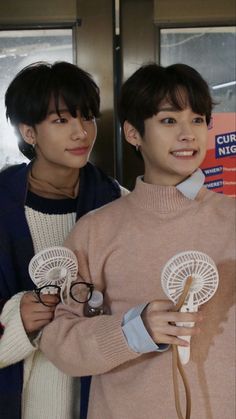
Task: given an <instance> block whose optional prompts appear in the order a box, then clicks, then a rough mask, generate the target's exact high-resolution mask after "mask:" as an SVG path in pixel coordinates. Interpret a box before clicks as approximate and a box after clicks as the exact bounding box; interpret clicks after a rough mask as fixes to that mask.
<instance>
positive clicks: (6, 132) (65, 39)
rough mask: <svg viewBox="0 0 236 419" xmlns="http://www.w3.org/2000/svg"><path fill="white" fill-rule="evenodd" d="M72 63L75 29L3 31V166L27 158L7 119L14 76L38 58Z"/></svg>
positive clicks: (0, 81) (0, 125) (0, 106)
mask: <svg viewBox="0 0 236 419" xmlns="http://www.w3.org/2000/svg"><path fill="white" fill-rule="evenodd" d="M60 60H63V61H68V62H71V63H72V62H73V52H72V29H32V30H14V31H8V30H4V31H0V115H1V117H0V132H1V137H0V169H1V168H2V167H4V166H6V165H9V164H15V163H20V162H22V161H27V159H26V158H24V156H23V155H22V154H21V153H20V151H19V150H18V147H17V138H16V135H15V133H14V130H13V128H12V127H11V125H10V122H7V121H6V117H5V105H4V96H5V91H6V89H7V87H8V85H9V83H10V82H11V80H12V79H13V78H14V76H15V75H16V74H17V73H18V72H19V71H20V70H21V69H22V68H23V67H25V66H26V65H28V64H30V63H33V62H35V61H49V62H54V61H60Z"/></svg>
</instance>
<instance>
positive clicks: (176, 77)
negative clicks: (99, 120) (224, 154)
mask: <svg viewBox="0 0 236 419" xmlns="http://www.w3.org/2000/svg"><path fill="white" fill-rule="evenodd" d="M182 89H183V91H184V93H186V95H187V100H188V103H189V105H190V107H191V109H192V110H193V112H196V113H198V114H200V115H205V116H206V122H207V124H209V122H210V119H211V112H212V108H213V100H212V98H211V94H210V90H209V87H208V84H207V82H206V81H205V80H204V79H203V78H202V76H201V75H200V74H199V73H198V72H197V71H196V70H195V69H194V68H192V67H190V66H188V65H186V64H173V65H170V66H168V67H162V66H160V65H158V64H155V63H151V64H146V65H144V66H142V67H140V68H139V69H138V70H137V71H136V72H135V73H134V74H133V75H132V76H131V77H129V78H128V79H127V80H126V81H125V83H124V84H123V86H122V88H121V94H120V100H119V105H118V109H119V118H120V122H121V125H122V126H123V124H124V122H125V121H126V120H127V121H128V122H130V123H131V124H132V125H133V126H134V127H135V128H136V129H137V130H138V132H139V134H140V135H141V136H143V135H144V121H145V120H146V119H147V118H151V117H152V116H153V115H156V114H157V113H158V111H159V108H160V105H161V102H162V101H163V100H164V99H167V100H168V102H170V104H172V105H174V107H175V108H176V109H178V110H182V109H184V108H185V107H186V106H187V104H186V103H185V102H186V98H185V97H184V96H185V95H184V96H183V93H182V94H181V91H182Z"/></svg>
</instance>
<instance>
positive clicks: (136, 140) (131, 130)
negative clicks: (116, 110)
mask: <svg viewBox="0 0 236 419" xmlns="http://www.w3.org/2000/svg"><path fill="white" fill-rule="evenodd" d="M123 130H124V134H125V138H126V141H128V143H130V144H131V145H133V146H134V147H135V146H137V145H138V146H140V145H141V136H140V134H139V132H138V131H137V129H136V128H135V127H134V126H133V125H132V124H130V122H128V121H125V122H124V126H123Z"/></svg>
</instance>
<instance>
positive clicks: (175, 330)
mask: <svg viewBox="0 0 236 419" xmlns="http://www.w3.org/2000/svg"><path fill="white" fill-rule="evenodd" d="M158 331H159V332H161V333H162V334H166V335H169V336H194V335H197V334H199V333H200V329H199V327H197V326H192V327H180V326H173V325H166V327H163V328H161V327H159V328H158Z"/></svg>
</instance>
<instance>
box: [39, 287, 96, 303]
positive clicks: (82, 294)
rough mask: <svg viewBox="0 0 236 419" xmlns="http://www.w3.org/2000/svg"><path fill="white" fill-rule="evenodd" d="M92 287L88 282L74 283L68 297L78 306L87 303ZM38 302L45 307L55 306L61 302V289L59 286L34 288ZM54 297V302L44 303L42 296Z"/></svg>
mask: <svg viewBox="0 0 236 419" xmlns="http://www.w3.org/2000/svg"><path fill="white" fill-rule="evenodd" d="M93 290H94V285H93V284H90V283H88V282H74V283H73V284H71V286H70V290H69V295H70V297H71V298H72V299H73V300H74V301H76V302H77V303H80V304H85V303H87V302H88V301H89V300H90V298H91V297H92V293H93ZM34 293H35V294H36V296H37V298H38V300H39V301H40V303H41V304H43V305H44V306H46V307H53V306H56V305H57V304H58V303H59V302H60V301H61V287H59V285H50V284H49V285H44V286H43V287H40V288H36V289H35V290H34ZM46 294H47V295H48V294H50V295H56V296H57V299H56V300H55V301H54V302H51V303H50V302H45V301H44V300H43V296H45V295H46Z"/></svg>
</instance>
